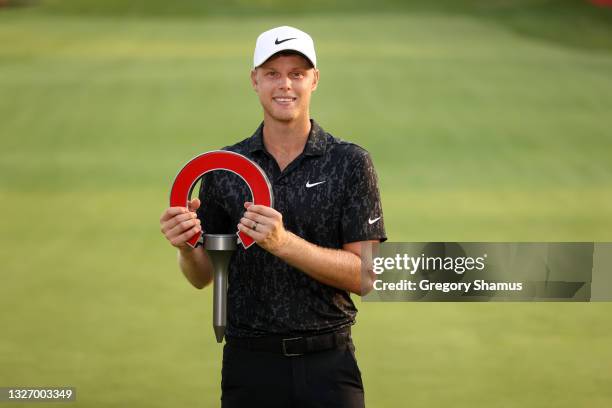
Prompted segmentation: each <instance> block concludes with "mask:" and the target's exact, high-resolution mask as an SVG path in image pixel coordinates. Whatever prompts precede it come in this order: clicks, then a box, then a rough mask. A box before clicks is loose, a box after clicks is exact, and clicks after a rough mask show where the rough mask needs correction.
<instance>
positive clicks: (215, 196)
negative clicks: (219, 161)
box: [196, 172, 235, 234]
mask: <svg viewBox="0 0 612 408" xmlns="http://www.w3.org/2000/svg"><path fill="white" fill-rule="evenodd" d="M198 197H199V199H200V208H198V209H197V210H196V214H197V215H198V218H199V219H200V221H201V222H202V224H201V225H202V231H203V233H204V234H231V233H232V232H235V228H234V231H232V228H231V226H232V225H231V224H232V222H231V219H230V216H229V214H228V213H227V211H226V209H225V208H224V207H223V205H221V200H220V196H219V188H218V186H217V184H216V183H215V177H214V174H213V173H212V172H211V173H206V174H205V175H204V176H202V184H201V185H200V192H199V196H198Z"/></svg>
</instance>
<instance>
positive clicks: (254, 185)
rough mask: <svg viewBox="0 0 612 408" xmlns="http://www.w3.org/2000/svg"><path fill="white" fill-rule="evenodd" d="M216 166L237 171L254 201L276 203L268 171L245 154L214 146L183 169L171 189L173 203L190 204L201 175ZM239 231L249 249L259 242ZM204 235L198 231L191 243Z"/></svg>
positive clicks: (245, 246) (233, 171) (267, 203)
mask: <svg viewBox="0 0 612 408" xmlns="http://www.w3.org/2000/svg"><path fill="white" fill-rule="evenodd" d="M215 170H226V171H231V172H232V173H235V174H237V175H238V176H240V177H241V178H242V179H243V180H244V182H245V183H246V184H247V186H248V187H249V190H251V196H252V198H253V200H252V201H253V204H258V205H265V206H268V207H272V200H273V197H272V187H271V185H270V181H269V180H268V177H267V176H266V173H264V171H263V170H262V169H261V167H259V166H258V165H257V164H256V163H255V162H253V161H251V160H249V159H248V158H246V157H245V156H243V155H241V154H238V153H234V152H229V151H225V150H214V151H212V152H207V153H204V154H201V155H199V156H198V157H196V158H194V159H192V160H191V161H190V162H189V163H187V164H186V165H185V167H183V168H182V169H181V171H179V173H178V174H177V176H176V178H175V179H174V184H173V185H172V191H171V192H170V206H171V207H187V202H188V201H189V197H190V196H191V191H192V190H193V186H194V185H195V184H196V182H197V181H198V179H199V178H200V177H202V176H203V175H204V174H206V173H208V172H209V171H215ZM236 234H237V235H238V237H239V238H240V242H241V243H242V246H243V247H244V248H245V249H247V248H249V247H250V246H251V245H253V243H254V242H255V241H253V238H251V237H249V236H248V235H247V234H245V233H243V232H239V231H238V232H237V233H236ZM201 235H202V234H201V233H197V234H195V235H194V236H193V237H191V238H190V239H189V240H188V241H187V243H188V244H189V245H191V246H192V247H195V246H196V243H197V242H198V240H199V239H200V236H201Z"/></svg>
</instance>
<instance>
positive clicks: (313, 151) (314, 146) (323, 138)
mask: <svg viewBox="0 0 612 408" xmlns="http://www.w3.org/2000/svg"><path fill="white" fill-rule="evenodd" d="M310 124H311V126H310V133H308V140H307V141H306V146H304V155H306V156H320V155H322V154H324V153H325V148H326V146H327V134H326V133H325V131H324V130H323V128H321V126H319V124H318V123H317V122H315V121H314V119H310ZM263 126H264V124H263V122H262V123H261V124H260V125H259V127H258V128H257V130H256V131H255V133H253V136H251V137H250V138H249V141H248V150H249V152H250V153H253V152H256V151H265V147H264V143H263Z"/></svg>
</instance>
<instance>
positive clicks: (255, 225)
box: [253, 221, 259, 231]
mask: <svg viewBox="0 0 612 408" xmlns="http://www.w3.org/2000/svg"><path fill="white" fill-rule="evenodd" d="M257 224H259V223H258V222H257V221H255V224H254V225H253V231H257Z"/></svg>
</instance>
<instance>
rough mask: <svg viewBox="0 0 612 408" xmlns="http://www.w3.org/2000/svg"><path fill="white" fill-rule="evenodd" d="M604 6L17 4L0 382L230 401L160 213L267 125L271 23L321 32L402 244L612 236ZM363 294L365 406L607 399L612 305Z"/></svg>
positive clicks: (318, 100) (323, 98)
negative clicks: (263, 82) (189, 173)
mask: <svg viewBox="0 0 612 408" xmlns="http://www.w3.org/2000/svg"><path fill="white" fill-rule="evenodd" d="M609 3H611V2H610V1H608V0H593V1H580V0H558V1H547V0H514V1H513V0H495V1H493V0H489V1H485V0H455V1H451V0H444V1H442V0H439V1H436V2H428V1H411V2H403V1H399V0H379V1H377V2H373V1H366V0H352V1H349V0H336V1H332V2H329V1H322V0H310V1H308V2H301V3H291V4H287V2H282V1H277V0H256V1H245V0H231V1H225V2H215V1H209V0H182V1H162V0H138V1H120V0H107V1H100V0H98V1H93V0H41V1H34V0H30V1H25V0H20V1H19V0H0V197H1V199H0V214H1V216H0V222H1V231H2V235H1V237H0V272H1V281H0V386H74V387H76V388H77V400H78V401H77V403H76V404H75V406H79V407H99V406H107V407H172V406H184V407H214V406H219V396H220V378H221V373H220V370H221V351H222V348H221V346H220V345H217V344H216V343H215V340H214V336H213V331H212V327H211V314H212V313H211V290H210V289H209V288H207V289H205V290H203V291H198V290H196V289H194V288H192V287H191V286H190V285H189V284H188V283H187V281H186V280H185V279H184V278H183V277H182V275H181V273H180V271H179V270H178V267H177V265H176V253H175V250H174V249H173V248H171V247H170V246H169V244H168V243H167V242H166V241H165V239H164V238H163V237H162V235H161V234H160V232H159V216H160V214H161V212H162V211H163V209H164V208H165V207H166V206H167V203H168V195H169V189H170V186H171V183H172V180H173V178H174V176H175V175H176V173H177V171H178V170H179V169H180V168H181V166H182V165H183V164H184V163H186V162H187V161H188V160H189V159H191V158H192V157H194V156H196V155H197V154H199V153H201V152H204V151H207V150H211V149H217V148H219V147H221V146H225V145H228V144H232V143H234V142H235V141H238V140H242V139H243V138H245V137H247V136H250V135H251V134H252V132H253V131H254V130H255V128H256V127H257V125H258V124H259V122H260V121H261V117H262V114H261V110H260V107H259V104H258V101H257V98H256V95H255V94H254V92H253V91H252V89H251V88H250V84H249V79H248V74H249V69H250V66H251V65H250V64H251V59H252V52H253V47H254V44H255V39H256V37H257V35H258V34H259V33H260V32H262V31H264V30H266V29H269V28H271V27H274V26H278V25H293V26H296V27H298V28H301V29H303V30H305V31H307V32H308V33H310V34H311V35H312V36H313V38H314V40H315V43H316V45H317V52H318V59H319V62H320V69H321V83H320V86H319V89H318V90H317V91H316V94H315V95H314V97H313V106H312V116H313V117H314V118H315V119H316V120H317V121H318V122H319V123H320V124H321V125H322V126H323V127H324V128H325V129H326V130H327V131H329V132H331V133H332V134H334V135H335V136H338V137H341V138H344V139H349V140H352V141H355V142H357V143H359V144H360V145H361V146H363V147H365V148H366V149H368V150H369V151H370V152H371V154H372V157H373V159H374V163H375V165H376V168H377V171H378V176H379V179H380V188H381V192H382V198H383V207H384V210H385V225H386V226H387V233H388V236H389V240H390V241H488V240H489V241H610V240H612V160H610V158H611V157H612V130H611V129H612V115H611V113H612V8H610V4H609ZM355 302H356V304H357V307H358V308H359V309H360V313H359V315H358V323H357V325H356V327H355V329H354V333H355V334H354V338H355V343H356V347H357V357H358V360H359V364H360V367H361V371H362V373H363V378H364V383H365V388H366V399H367V405H368V406H369V407H399V406H411V407H432V406H433V407H437V406H451V405H452V406H454V407H457V408H459V407H466V408H467V407H481V406H482V407H485V406H487V407H491V406H492V407H555V408H560V407H586V406H588V407H610V406H612V388H610V383H611V382H612V347H610V345H611V344H612V326H611V320H610V315H611V313H612V305H611V304H609V303H597V304H596V303H592V304H589V303H585V304H578V303H575V304H560V303H533V304H528V303H522V304H521V303H507V304H505V303H497V304H487V303H482V304H460V303H423V304H419V303H384V304H382V303H381V304H377V303H362V302H361V301H360V299H359V298H355ZM27 405H28V404H20V405H19V406H27ZM7 406H9V404H7ZM36 406H38V405H36Z"/></svg>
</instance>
